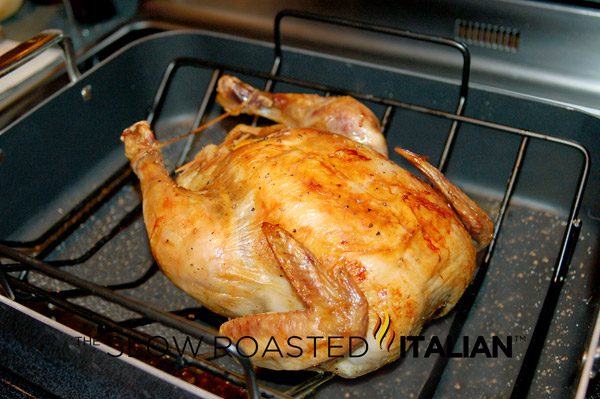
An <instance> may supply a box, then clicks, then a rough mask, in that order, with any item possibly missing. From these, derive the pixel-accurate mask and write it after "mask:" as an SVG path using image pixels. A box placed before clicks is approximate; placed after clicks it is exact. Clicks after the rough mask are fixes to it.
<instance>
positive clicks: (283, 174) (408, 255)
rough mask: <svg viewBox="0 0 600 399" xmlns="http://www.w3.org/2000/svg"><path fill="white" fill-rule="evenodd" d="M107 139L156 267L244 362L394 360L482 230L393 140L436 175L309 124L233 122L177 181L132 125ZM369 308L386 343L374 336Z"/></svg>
mask: <svg viewBox="0 0 600 399" xmlns="http://www.w3.org/2000/svg"><path fill="white" fill-rule="evenodd" d="M317 103H318V101H317ZM317 107H319V105H317ZM303 109H304V111H303V112H307V113H309V114H310V113H311V111H310V109H307V108H303ZM332 118H336V115H332ZM282 121H283V120H282ZM284 122H285V121H284ZM121 139H122V140H123V141H124V143H125V151H126V155H127V157H128V158H129V160H130V161H131V165H132V167H133V170H134V171H135V173H136V174H137V176H138V177H139V179H140V183H141V191H142V196H143V208H144V221H145V224H146V227H147V231H148V236H149V239H150V246H151V250H152V254H153V256H154V257H155V259H156V260H157V262H158V264H159V265H160V267H161V269H162V271H163V272H164V273H165V274H166V275H167V277H168V278H169V279H170V280H171V281H173V283H174V284H176V285H177V286H178V287H180V288H181V289H182V290H184V291H185V292H187V293H188V294H190V295H191V296H193V297H194V298H196V299H197V300H198V301H200V302H201V303H202V304H203V305H204V306H206V307H207V308H209V309H211V310H213V311H214V312H216V313H219V314H221V315H224V316H227V317H229V318H230V320H229V321H227V322H226V323H224V324H223V325H222V326H221V328H220V333H221V334H222V335H224V336H227V337H229V338H230V339H231V341H232V342H237V343H238V344H239V346H240V348H241V349H242V350H244V352H246V353H247V354H249V355H252V357H251V360H252V361H253V362H254V363H255V364H256V365H258V366H262V367H268V368H273V369H287V370H298V369H306V368H318V369H321V370H329V371H332V372H334V373H336V374H338V375H341V376H343V377H347V378H352V377H356V376H359V375H362V374H365V373H367V372H370V371H372V370H375V369H377V368H379V367H381V366H383V365H384V364H386V363H389V362H391V361H393V360H395V359H397V358H398V357H399V354H400V353H399V352H400V349H399V347H400V345H399V342H400V340H399V339H394V337H399V336H409V335H418V333H419V332H420V331H421V329H422V327H423V325H424V323H425V322H426V321H427V320H429V319H431V318H433V317H439V316H441V315H444V314H445V313H447V312H448V311H449V310H450V309H452V307H453V306H454V305H455V304H456V302H457V301H458V299H459V298H460V297H461V295H462V293H463V292H464V290H465V288H466V287H467V286H468V285H469V283H470V282H471V280H472V277H473V273H474V270H475V267H476V263H475V253H476V246H475V245H474V244H473V241H472V237H473V239H474V240H475V241H476V244H477V246H478V247H483V246H485V245H487V243H489V240H490V239H491V233H492V223H491V221H490V220H489V218H488V217H487V215H486V214H485V213H484V212H483V211H481V210H480V209H479V207H478V206H477V205H476V204H475V203H474V202H473V201H471V200H470V199H468V198H467V197H466V196H465V195H464V194H463V193H462V192H461V191H460V190H459V189H458V188H456V187H455V186H454V185H452V183H450V182H449V181H447V180H446V179H445V177H444V176H443V175H442V174H441V173H440V172H439V171H437V169H435V168H434V167H432V166H431V165H429V164H428V163H427V162H426V161H425V160H424V159H423V158H421V157H419V156H417V155H415V154H412V153H410V152H408V151H405V150H399V153H400V154H401V155H403V156H405V157H406V158H407V159H409V161H411V162H413V163H414V164H415V165H416V167H417V168H419V169H421V170H422V171H423V172H424V174H425V175H426V176H428V177H429V178H430V179H431V180H432V183H433V184H434V187H432V186H430V185H429V184H426V183H424V182H423V181H422V180H420V179H418V178H417V177H415V176H414V175H412V174H411V173H409V172H408V171H406V170H404V169H402V168H401V167H399V166H398V165H396V164H395V163H393V162H392V161H390V160H388V159H387V157H385V156H384V155H382V153H381V152H379V151H376V150H374V149H372V148H370V147H369V146H366V145H363V144H361V143H359V142H356V141H353V140H351V139H349V138H348V137H344V136H342V135H340V134H334V133H331V132H327V131H324V130H317V129H313V128H301V127H295V128H294V127H288V126H281V125H277V126H272V127H264V128H260V127H251V126H244V125H238V126H237V127H236V128H234V129H233V130H232V131H231V132H230V133H229V135H228V136H227V138H226V139H225V141H224V142H223V143H222V144H221V145H208V146H206V147H205V148H204V149H203V150H201V151H200V153H199V154H198V155H197V156H196V158H195V159H194V161H192V162H191V163H189V164H188V165H186V167H184V168H183V170H182V172H181V173H180V175H179V176H178V177H177V181H174V180H173V179H172V178H171V177H170V174H169V172H168V171H167V170H166V169H165V167H164V165H163V161H162V155H161V152H160V149H159V144H158V142H157V141H156V140H155V138H154V134H153V132H152V131H151V130H150V127H149V125H148V124H147V123H146V122H138V123H136V124H134V125H133V126H131V127H130V128H128V129H126V130H125V131H124V132H123V134H122V137H121ZM382 319H386V320H388V322H389V329H388V334H387V335H386V337H387V340H386V341H384V340H383V338H381V336H380V335H377V334H375V333H374V330H375V328H376V327H377V326H378V325H379V324H380V323H381V320H382ZM358 338H360V339H358Z"/></svg>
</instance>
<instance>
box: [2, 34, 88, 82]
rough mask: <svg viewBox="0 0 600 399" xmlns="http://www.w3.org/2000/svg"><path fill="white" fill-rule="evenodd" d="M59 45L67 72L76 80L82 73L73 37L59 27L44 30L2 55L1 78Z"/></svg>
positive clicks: (70, 78) (70, 77) (73, 80)
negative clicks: (76, 56) (78, 64)
mask: <svg viewBox="0 0 600 399" xmlns="http://www.w3.org/2000/svg"><path fill="white" fill-rule="evenodd" d="M55 45H59V46H60V47H61V49H62V51H63V54H64V60H65V64H66V67H67V74H68V75H69V80H70V81H71V82H76V81H77V80H78V79H79V76H81V74H80V73H79V69H77V64H76V63H75V53H74V51H73V43H72V42H71V38H70V37H69V36H67V35H65V34H64V33H63V31H61V30H58V29H48V30H45V31H42V32H41V33H39V34H37V35H36V36H34V37H32V38H31V39H29V40H27V41H24V42H23V43H21V44H19V45H18V46H17V47H15V48H13V49H12V50H10V51H8V52H6V53H5V54H3V55H1V56H0V78H1V77H3V76H4V75H6V74H8V73H10V72H12V71H14V70H15V69H17V68H19V67H20V66H21V65H23V64H25V63H27V62H28V61H31V60H32V59H34V58H35V57H37V56H38V55H40V54H41V53H42V52H44V51H45V50H47V49H48V48H50V47H52V46H55Z"/></svg>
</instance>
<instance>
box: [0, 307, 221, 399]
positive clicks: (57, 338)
mask: <svg viewBox="0 0 600 399" xmlns="http://www.w3.org/2000/svg"><path fill="white" fill-rule="evenodd" d="M0 325H2V326H11V328H0V352H2V357H3V364H4V366H5V367H7V368H8V369H11V365H13V367H14V365H19V364H20V365H21V366H23V365H31V367H29V370H30V371H29V372H30V373H39V370H40V369H42V370H43V371H44V372H46V373H47V374H46V375H44V376H40V377H39V380H38V381H33V382H34V383H36V384H37V385H40V386H42V387H44V388H45V389H48V388H51V385H53V384H58V385H59V386H72V385H77V386H78V388H79V389H84V390H85V391H87V392H88V394H87V395H86V394H85V393H83V394H80V392H78V396H79V397H81V398H85V397H90V398H92V397H103V396H105V395H106V394H107V392H105V391H104V392H103V391H102V388H108V389H110V390H112V391H114V392H115V393H117V394H120V395H123V394H124V393H126V394H127V395H128V396H129V395H132V396H133V397H138V396H139V397H145V398H146V397H148V398H161V397H165V396H164V395H165V394H167V393H168V394H169V395H176V396H177V397H182V398H198V397H200V398H206V399H217V398H219V397H218V396H216V395H214V394H212V393H210V392H208V391H206V390H204V389H201V388H199V387H196V386H194V385H191V384H188V383H186V382H184V381H182V380H180V379H178V378H176V377H174V376H171V375H169V374H167V373H165V372H163V371H161V370H158V369H155V368H153V367H151V366H149V365H147V364H145V363H143V362H141V361H139V360H137V359H135V358H133V357H129V356H127V355H125V354H123V355H122V356H118V357H117V356H116V355H117V354H118V353H117V352H118V351H116V350H115V349H113V348H111V347H109V346H107V345H105V344H103V343H101V342H97V341H93V340H92V338H91V337H87V336H84V335H83V334H81V333H79V332H77V331H75V330H73V329H71V328H69V327H66V326H64V325H61V324H60V323H58V322H56V321H55V320H52V319H50V318H48V317H46V316H43V315H41V314H39V313H37V312H34V311H33V310H31V309H29V308H27V307H25V306H23V305H21V304H19V303H17V302H15V301H12V300H10V299H8V298H6V297H4V296H2V295H0ZM40 357H41V358H40ZM33 362H35V364H32V363H33ZM41 363H46V364H47V365H48V366H47V367H41V366H43V365H42V364H41ZM73 363H75V365H74V366H75V369H73V366H72V364H73ZM65 364H69V365H71V366H68V367H61V365H65ZM19 368H20V369H19V370H11V371H13V372H15V373H16V374H18V375H20V376H21V377H23V378H25V379H27V380H31V376H27V375H24V374H27V370H21V368H22V367H19ZM82 377H83V378H82ZM52 379H54V380H52ZM69 388H70V387H69ZM94 389H98V390H97V391H94ZM48 391H50V392H52V389H48ZM54 393H57V394H59V396H61V395H60V393H59V392H54Z"/></svg>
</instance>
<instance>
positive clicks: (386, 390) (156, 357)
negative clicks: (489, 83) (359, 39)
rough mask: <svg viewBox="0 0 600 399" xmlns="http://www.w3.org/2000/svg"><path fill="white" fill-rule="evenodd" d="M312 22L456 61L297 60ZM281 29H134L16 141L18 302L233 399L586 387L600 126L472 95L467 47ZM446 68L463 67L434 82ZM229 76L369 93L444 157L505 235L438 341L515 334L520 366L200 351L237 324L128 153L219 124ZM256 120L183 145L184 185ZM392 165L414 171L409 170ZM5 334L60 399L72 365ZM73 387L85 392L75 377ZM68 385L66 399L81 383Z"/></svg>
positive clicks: (7, 277)
mask: <svg viewBox="0 0 600 399" xmlns="http://www.w3.org/2000/svg"><path fill="white" fill-rule="evenodd" d="M295 20H302V21H303V22H304V23H308V24H314V26H315V27H318V28H323V27H324V26H330V25H332V26H335V29H338V30H339V31H340V32H347V33H350V32H356V31H360V32H362V33H364V34H365V35H366V39H365V40H371V41H373V42H377V40H378V38H380V37H386V40H387V39H389V38H390V37H392V38H393V40H397V41H398V42H400V43H411V45H412V46H414V43H419V46H422V47H423V48H432V49H434V48H435V49H436V50H435V51H436V52H438V51H439V52H441V53H443V54H445V55H444V58H443V59H444V60H445V61H444V62H443V64H444V65H440V62H438V61H437V59H434V60H429V62H430V63H431V65H429V69H427V68H425V69H421V68H420V67H419V63H416V64H415V65H416V66H413V67H412V68H407V67H406V65H395V64H394V63H393V62H392V63H390V64H389V65H386V64H381V63H373V62H372V60H365V59H363V58H361V56H360V54H352V55H349V54H347V50H343V51H339V52H336V51H335V49H332V51H328V52H327V53H324V52H322V51H321V50H320V48H319V46H318V45H315V44H314V43H303V44H302V47H296V46H289V45H287V43H286V39H285V37H286V36H285V32H286V31H285V27H286V26H287V25H286V24H288V23H290V21H295ZM275 23H276V26H279V27H280V28H281V31H280V32H279V34H277V35H276V39H275V40H274V43H273V44H269V43H264V42H259V41H253V40H249V39H242V38H239V37H231V36H227V35H224V34H217V33H211V32H206V31H186V30H183V31H180V30H175V31H170V30H165V31H164V32H160V33H154V32H156V31H158V30H162V29H154V28H147V27H146V28H144V29H148V31H150V32H152V34H150V35H148V36H146V37H144V38H142V39H137V37H138V36H141V35H138V34H136V33H135V29H132V32H133V33H132V35H133V36H135V37H136V39H137V40H135V41H133V42H131V43H130V44H127V45H125V47H123V48H122V49H120V50H119V51H117V52H116V53H115V54H111V55H109V56H108V57H107V58H106V59H103V58H104V56H103V55H102V54H103V53H102V51H105V52H106V53H107V54H108V53H111V51H109V50H108V49H107V50H102V51H99V52H98V53H97V56H96V57H97V59H96V61H97V62H92V61H90V60H89V59H88V61H85V62H84V64H85V63H86V62H87V64H88V65H89V67H90V69H89V70H88V71H86V72H85V73H84V75H83V77H82V78H81V79H80V80H79V81H77V82H76V83H73V84H70V85H68V86H67V87H65V88H64V89H62V90H60V91H59V92H57V93H56V94H54V95H52V96H51V97H50V98H48V99H46V100H44V101H43V102H42V103H41V104H40V105H39V106H37V107H36V108H34V109H33V110H32V112H30V113H28V114H27V115H25V116H24V117H22V118H20V119H18V120H17V121H16V122H14V123H12V124H11V125H10V126H8V127H7V128H6V129H5V130H4V131H3V132H2V133H1V134H0V149H1V150H2V160H1V162H2V163H1V164H0V186H1V187H2V188H3V189H2V192H3V194H2V196H1V197H0V220H2V221H3V223H2V224H1V225H0V238H1V239H2V242H1V243H0V244H1V245H0V256H1V257H0V260H1V263H2V265H1V269H0V282H2V284H1V285H2V287H3V295H5V296H7V297H9V298H11V299H13V300H14V301H15V302H17V303H19V304H22V305H25V306H26V307H28V308H30V309H33V310H34V311H36V312H39V313H41V314H44V315H46V316H48V317H50V318H52V319H54V320H56V321H58V322H59V323H61V324H63V325H66V326H69V327H71V328H74V329H75V330H77V331H78V332H80V333H81V334H82V335H86V336H90V337H95V338H97V339H98V340H99V341H101V342H103V343H105V344H107V345H109V346H112V347H113V348H116V349H115V350H121V351H123V350H125V348H127V353H128V355H130V356H131V357H135V358H139V359H141V360H143V361H145V362H147V363H148V364H150V365H152V366H153V367H156V368H158V369H160V370H164V371H166V372H167V373H169V374H172V375H175V376H176V377H178V378H180V379H182V380H183V381H186V382H188V383H190V384H193V385H196V386H199V387H201V388H203V389H206V390H208V391H212V392H214V393H216V394H217V395H221V396H225V397H245V396H246V394H247V393H248V392H249V393H250V394H252V392H253V389H255V391H254V393H256V392H259V393H260V394H261V395H262V396H264V397H282V398H287V397H306V396H311V395H315V396H316V397H323V398H326V397H342V396H343V395H345V397H368V396H371V395H373V394H374V393H375V394H378V395H382V396H383V397H392V396H402V397H416V396H419V397H431V396H435V397H449V396H450V397H453V396H457V395H460V396H462V397H478V396H485V397H491V396H494V397H496V396H502V397H504V396H510V395H513V396H515V397H518V396H522V395H525V394H529V395H530V396H531V397H540V396H544V397H564V396H565V395H568V394H570V393H571V392H572V391H574V389H575V388H576V386H577V383H578V379H579V377H580V369H581V355H582V353H583V352H584V351H585V349H586V344H587V342H586V340H587V339H588V332H589V330H590V329H591V326H592V325H593V322H594V317H595V312H596V305H597V289H596V287H597V272H596V271H595V270H596V269H597V259H598V246H597V242H598V219H597V218H595V217H594V216H593V215H595V214H599V213H600V212H598V209H597V208H598V204H597V203H595V202H594V198H598V187H599V185H598V184H597V183H598V176H597V174H595V173H596V172H594V171H592V174H591V176H590V175H589V173H590V168H591V165H590V153H591V154H598V153H600V149H599V148H598V146H599V144H598V142H597V140H594V135H595V134H597V132H598V131H599V130H600V122H599V120H598V119H596V118H594V117H592V116H590V115H587V114H584V113H581V112H578V111H575V110H572V109H568V108H565V107H558V106H553V105H549V104H546V103H542V102H536V101H532V100H530V99H525V98H520V97H517V96H509V95H506V94H503V93H500V92H494V91H488V90H482V89H476V88H469V85H468V78H469V65H468V60H469V58H468V49H467V50H465V49H463V48H462V46H460V45H456V44H455V43H454V42H452V41H447V40H445V39H444V40H442V39H440V38H437V37H428V36H421V35H413V34H410V33H407V32H404V31H399V30H390V29H379V28H376V27H374V26H372V25H368V26H364V25H362V24H360V23H351V22H346V21H345V20H338V19H335V18H323V17H318V16H313V15H309V14H305V13H295V12H290V13H284V14H280V15H279V16H278V19H277V20H276V22H275ZM138 27H139V25H138ZM315 29H317V28H315ZM276 31H277V29H276ZM278 39H281V40H278ZM446 54H447V56H446ZM465 54H466V55H465ZM419 62H423V60H420V61H419ZM465 63H466V65H465ZM83 66H84V67H85V65H83ZM436 68H437V69H439V68H442V69H443V70H444V71H445V72H444V73H440V74H433V75H432V72H431V71H433V70H435V69H436ZM424 71H425V72H424ZM224 73H229V74H233V75H236V76H238V77H240V78H242V79H243V80H246V81H248V82H249V83H251V84H253V85H255V86H256V87H265V88H266V89H269V90H274V91H280V92H283V91H290V92H315V93H319V94H322V95H340V94H350V95H353V96H355V97H357V98H358V99H359V100H361V101H363V102H364V103H365V104H366V105H367V106H369V107H370V108H371V109H372V110H373V111H374V112H375V113H376V114H377V115H378V116H379V117H380V119H381V120H382V124H383V129H384V132H385V134H386V137H387V140H388V144H389V148H390V149H393V148H394V147H396V146H400V147H404V148H408V149H410V150H412V151H414V152H417V153H421V154H423V155H427V156H429V157H430V160H431V161H432V163H434V164H438V165H439V166H440V167H441V169H443V170H444V172H445V173H446V175H447V176H448V177H449V178H450V179H451V180H453V181H454V182H455V183H457V184H458V185H459V186H461V187H462V188H464V189H465V191H466V192H467V193H468V194H469V195H470V196H471V197H472V198H475V199H476V200H477V201H478V202H479V203H480V204H481V205H482V206H483V207H484V209H486V210H487V211H488V212H489V214H490V215H491V216H492V218H494V219H495V220H496V235H495V239H494V241H493V243H492V245H491V246H490V247H489V249H488V250H487V252H486V253H484V254H482V261H481V264H480V267H479V269H478V272H477V275H476V278H475V281H474V283H473V284H472V286H471V287H470V288H469V289H468V291H467V292H466V293H465V295H464V297H463V298H462V299H461V301H460V302H459V304H458V305H457V307H456V309H455V310H454V311H453V312H451V314H449V315H448V316H446V317H444V318H442V319H438V320H434V321H432V322H430V323H429V324H428V325H427V327H426V328H425V330H424V331H423V335H424V336H425V337H431V336H434V335H435V336H438V337H442V338H443V339H444V340H446V337H449V336H450V337H463V336H469V337H476V336H484V337H491V336H494V335H496V336H511V337H512V339H513V345H514V353H513V356H512V357H510V358H508V357H502V356H500V357H497V358H492V359H490V358H479V357H476V358H465V359H460V358H449V359H448V358H442V357H436V356H432V357H428V358H424V357H417V358H411V357H406V358H403V359H400V360H399V361H397V362H395V363H393V364H391V365H388V366H386V367H384V368H383V369H381V370H379V371H377V372H375V373H372V374H370V375H368V376H365V377H362V378H359V379H357V380H349V381H346V380H342V379H339V378H334V377H333V376H331V375H327V374H319V373H314V372H274V371H268V370H254V371H249V369H248V368H247V367H248V365H247V362H244V361H243V359H241V360H242V362H241V363H240V361H239V360H240V359H239V357H236V356H235V354H231V353H229V354H228V353H226V352H225V351H219V352H218V353H215V352H214V350H213V347H212V346H210V345H205V344H199V340H200V339H202V338H205V339H210V338H211V337H213V336H214V335H216V334H217V329H218V326H219V325H220V323H222V322H223V319H222V318H221V317H220V316H218V315H215V314H212V313H210V312H208V311H207V310H206V309H203V308H202V307H201V306H200V305H199V304H198V303H197V302H195V301H194V300H192V299H191V298H190V297H188V296H187V295H186V294H184V293H183V292H181V291H179V290H178V289H177V288H175V287H174V286H173V285H172V284H171V283H170V282H169V281H168V280H167V279H166V277H164V276H163V275H162V274H161V273H160V271H159V270H158V267H157V265H156V264H155V262H154V261H153V259H152V256H151V254H150V252H149V249H148V243H147V238H146V232H145V227H144V224H143V220H142V215H141V197H140V194H139V191H138V185H137V180H136V178H135V176H134V175H133V174H132V172H131V171H130V168H129V166H128V164H127V162H126V159H125V157H124V154H123V148H122V144H121V143H120V141H119V139H118V138H119V135H120V132H121V131H122V130H123V129H124V128H126V127H127V126H129V125H131V124H132V123H133V122H135V121H137V120H141V119H148V120H149V121H151V123H152V126H153V128H154V130H155V132H156V133H157V136H158V137H159V139H162V140H164V139H167V138H170V137H174V136H176V135H178V134H182V133H185V132H187V131H189V130H191V129H193V128H195V127H197V126H199V125H201V124H203V123H205V122H207V121H209V120H211V119H212V118H214V117H216V116H218V115H219V114H221V113H222V110H221V109H220V107H219V106H218V104H216V103H215V101H214V88H215V84H216V80H217V79H218V77H219V76H221V75H222V74H224ZM449 76H450V77H449ZM82 92H85V93H87V94H86V95H82ZM238 123H258V124H267V123H268V122H266V121H264V120H253V118H250V117H243V116H242V117H235V118H228V119H226V120H224V121H223V122H221V123H219V124H217V125H214V126H211V127H210V128H208V129H206V131H204V132H203V133H202V134H201V135H199V136H197V137H193V138H190V139H188V140H184V141H180V142H178V143H176V144H173V145H172V146H169V147H167V148H166V149H165V150H164V155H165V159H166V160H167V164H168V166H169V167H170V168H171V170H174V169H175V167H176V166H177V165H180V164H182V163H184V162H185V161H187V160H189V159H190V157H193V155H194V154H195V153H196V152H197V151H198V150H199V149H200V148H202V147H203V146H204V145H206V144H207V143H218V142H220V141H221V140H222V139H223V137H224V135H225V133H226V132H227V131H228V130H229V129H231V128H232V127H233V126H235V125H236V124H238ZM390 154H394V153H393V151H390ZM391 158H392V159H393V160H394V161H395V162H397V163H399V164H401V165H402V166H403V167H406V168H408V169H410V166H409V165H407V164H406V163H404V162H403V161H402V160H401V159H400V157H399V156H397V155H391ZM588 180H590V181H591V183H590V182H588ZM586 184H587V187H586ZM2 334H3V335H4V337H3V338H4V339H2V340H0V342H1V343H2V344H3V345H4V347H3V348H2V351H3V352H6V353H7V357H6V364H5V367H9V368H13V369H17V370H24V371H22V373H23V374H24V375H23V377H25V378H27V379H29V380H30V381H33V382H34V383H35V384H37V385H41V386H46V384H48V382H47V380H48V373H50V375H52V370H53V369H55V368H58V366H57V365H56V364H53V362H54V360H53V359H52V358H49V359H46V360H45V361H46V362H48V364H49V366H48V367H47V369H48V370H46V374H42V375H40V374H39V373H38V370H37V369H36V368H31V367H28V365H27V364H28V359H29V358H28V357H27V356H22V354H20V352H18V351H15V350H14V348H13V347H12V345H14V344H11V345H8V344H6V342H13V343H14V342H21V341H23V340H24V338H23V337H19V336H18V335H19V334H17V333H16V332H11V331H10V330H8V329H6V330H5V329H2ZM27 336H28V335H27ZM157 336H160V337H169V339H170V337H175V338H174V341H177V342H179V343H182V342H185V341H186V339H191V341H190V346H189V347H187V348H186V351H185V353H183V354H182V353H180V352H181V351H180V349H181V348H179V347H176V346H174V345H173V342H174V341H171V342H170V344H167V345H165V343H164V341H162V340H161V339H154V340H152V337H157ZM28 337H29V336H28ZM28 339H29V340H31V337H29V338H28ZM63 339H64V341H65V342H71V343H72V342H73V341H74V338H73V337H67V338H64V337H63ZM205 342H206V341H205ZM21 344H22V346H23V347H27V346H31V347H44V346H45V345H48V344H47V343H45V342H21ZM447 344H450V342H448V343H447ZM39 350H40V349H38V351H39ZM90 356H91V358H92V359H94V358H95V355H90ZM97 356H102V357H103V358H106V354H105V353H102V354H101V355H97ZM111 360H113V361H115V362H117V361H120V359H119V358H114V359H112V358H111ZM103 361H105V360H103ZM248 374H249V375H250V377H248ZM61 378H63V379H64V378H66V379H67V380H69V381H71V382H70V384H74V385H77V381H75V380H76V377H75V376H65V375H62V377H61ZM254 380H256V381H257V384H256V387H255V388H254V383H253V381H254ZM127 383H128V384H132V383H131V381H129V382H127ZM51 385H52V392H53V393H54V394H56V395H59V396H63V394H64V391H61V390H64V389H67V388H66V386H68V385H69V384H64V385H63V386H61V384H51ZM103 386H104V385H103ZM104 388H105V389H107V390H109V391H110V390H111V389H115V390H117V391H118V390H120V389H122V387H120V386H118V385H116V386H114V387H108V386H104ZM83 391H84V392H86V390H85V389H83ZM88 394H89V395H91V394H90V393H89V391H88ZM149 394H150V396H153V394H152V393H149ZM155 394H156V393H155ZM161 394H162V392H161ZM84 397H85V395H84Z"/></svg>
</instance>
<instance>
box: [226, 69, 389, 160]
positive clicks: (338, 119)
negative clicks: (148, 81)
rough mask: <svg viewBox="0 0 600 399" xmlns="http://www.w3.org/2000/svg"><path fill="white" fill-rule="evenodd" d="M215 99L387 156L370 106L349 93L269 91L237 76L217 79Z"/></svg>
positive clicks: (234, 108)
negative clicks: (351, 142)
mask: <svg viewBox="0 0 600 399" xmlns="http://www.w3.org/2000/svg"><path fill="white" fill-rule="evenodd" d="M217 93H218V95H217V101H218V102H219V104H221V106H223V108H225V110H226V111H228V112H236V115H237V114H239V113H245V114H249V115H259V116H262V117H264V118H267V119H270V120H272V121H275V122H279V123H283V124H284V125H286V126H289V127H311V128H315V129H322V130H327V131H330V132H333V133H337V134H341V135H342V136H346V137H348V138H349V139H352V140H354V141H356V142H358V143H361V144H364V145H367V146H369V147H371V148H373V149H374V150H375V151H377V152H379V153H380V154H382V155H384V156H386V157H387V154H388V149H387V144H386V140H385V137H383V135H382V134H381V127H380V126H379V120H377V117H376V116H375V115H373V112H371V110H370V109H368V108H367V107H365V106H364V105H363V104H361V103H360V102H358V101H357V100H355V99H354V98H352V97H350V96H342V97H323V96H319V95H316V94H298V93H269V92H264V91H260V90H258V89H256V88H254V87H252V86H250V85H249V84H247V83H244V82H242V81H241V80H240V79H238V78H236V77H233V76H229V75H224V76H223V77H222V78H221V79H219V84H218V87H217Z"/></svg>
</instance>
